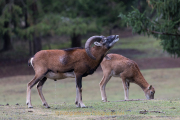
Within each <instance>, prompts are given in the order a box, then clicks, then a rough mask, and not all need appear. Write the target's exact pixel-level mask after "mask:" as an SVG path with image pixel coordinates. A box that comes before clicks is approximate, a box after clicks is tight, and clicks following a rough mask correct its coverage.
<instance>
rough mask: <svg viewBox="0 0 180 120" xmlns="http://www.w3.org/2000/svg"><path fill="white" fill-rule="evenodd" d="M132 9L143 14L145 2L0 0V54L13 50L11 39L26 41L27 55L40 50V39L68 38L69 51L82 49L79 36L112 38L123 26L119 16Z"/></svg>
mask: <svg viewBox="0 0 180 120" xmlns="http://www.w3.org/2000/svg"><path fill="white" fill-rule="evenodd" d="M131 6H135V7H136V8H138V9H139V10H140V11H141V12H143V11H144V10H146V8H147V2H146V1H144V0H131V1H127V0H121V1H119V0H98V1H97V0H1V1H0V8H1V9H0V36H1V37H0V43H1V44H3V45H2V46H3V47H2V48H1V52H3V51H9V50H13V44H15V43H14V42H12V41H13V40H14V39H16V40H17V39H18V40H24V41H28V43H29V54H30V55H33V54H35V53H36V52H38V51H39V50H41V49H42V38H43V37H46V36H52V37H53V36H55V35H59V36H61V35H68V36H69V37H70V40H69V41H71V46H70V47H80V46H82V43H81V42H82V35H86V34H87V33H93V34H101V33H102V32H103V31H108V32H107V33H108V34H109V35H110V34H112V30H113V29H114V28H121V27H123V26H124V23H123V22H122V21H121V20H120V18H118V15H119V13H127V12H128V11H130V10H132V8H131Z"/></svg>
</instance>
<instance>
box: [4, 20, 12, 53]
mask: <svg viewBox="0 0 180 120" xmlns="http://www.w3.org/2000/svg"><path fill="white" fill-rule="evenodd" d="M8 27H9V22H5V23H4V28H6V29H7V28H8ZM3 40H4V44H3V48H2V51H8V50H12V49H13V45H12V42H11V37H10V33H9V30H8V31H6V32H5V33H4V34H3Z"/></svg>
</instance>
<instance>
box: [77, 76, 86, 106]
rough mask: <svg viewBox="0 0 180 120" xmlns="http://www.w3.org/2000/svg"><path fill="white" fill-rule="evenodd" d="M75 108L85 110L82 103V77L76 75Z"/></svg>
mask: <svg viewBox="0 0 180 120" xmlns="http://www.w3.org/2000/svg"><path fill="white" fill-rule="evenodd" d="M75 104H76V106H77V107H81V108H85V107H86V106H85V105H84V103H83V102H82V76H81V75H76V102H75Z"/></svg>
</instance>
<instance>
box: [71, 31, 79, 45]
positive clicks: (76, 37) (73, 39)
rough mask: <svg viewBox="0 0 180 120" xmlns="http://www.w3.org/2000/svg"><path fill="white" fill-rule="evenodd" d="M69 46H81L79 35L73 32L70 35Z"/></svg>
mask: <svg viewBox="0 0 180 120" xmlns="http://www.w3.org/2000/svg"><path fill="white" fill-rule="evenodd" d="M71 47H81V35H80V34H78V35H76V34H75V33H74V34H73V36H72V37H71Z"/></svg>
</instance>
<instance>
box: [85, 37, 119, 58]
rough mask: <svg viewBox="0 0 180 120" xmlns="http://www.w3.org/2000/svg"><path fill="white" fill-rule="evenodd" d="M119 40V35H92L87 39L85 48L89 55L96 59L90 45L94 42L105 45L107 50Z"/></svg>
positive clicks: (100, 45)
mask: <svg viewBox="0 0 180 120" xmlns="http://www.w3.org/2000/svg"><path fill="white" fill-rule="evenodd" d="M118 40H119V35H111V36H108V37H104V36H92V37H90V38H89V39H88V40H87V41H86V44H85V49H86V52H87V54H88V56H89V57H90V58H92V59H94V60H96V58H95V57H94V56H93V55H92V54H91V51H90V47H91V44H92V43H94V45H96V46H99V47H105V48H106V49H107V50H109V49H110V48H111V47H112V46H113V45H114V44H115V43H116V42H117V41H118Z"/></svg>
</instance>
